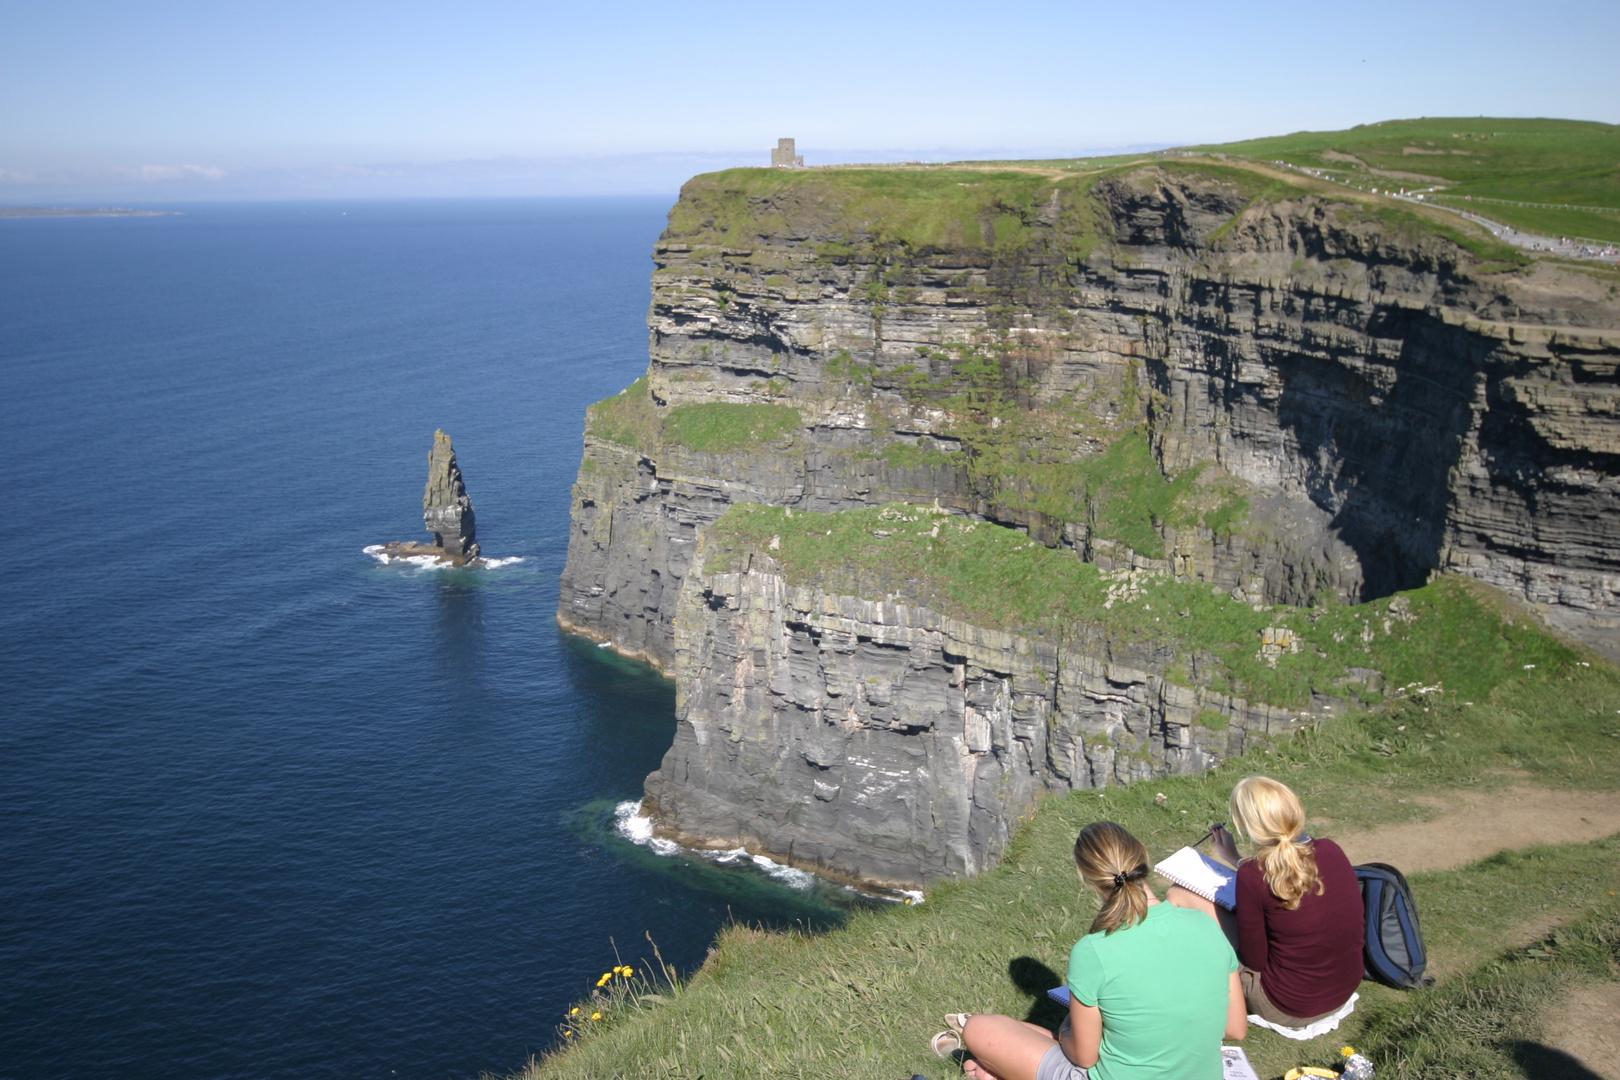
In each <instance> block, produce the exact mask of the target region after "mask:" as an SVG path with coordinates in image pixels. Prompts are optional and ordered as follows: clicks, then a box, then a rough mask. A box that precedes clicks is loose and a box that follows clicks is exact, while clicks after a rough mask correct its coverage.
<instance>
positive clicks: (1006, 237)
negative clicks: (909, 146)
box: [667, 166, 1096, 258]
mask: <svg viewBox="0 0 1620 1080" xmlns="http://www.w3.org/2000/svg"><path fill="white" fill-rule="evenodd" d="M1094 182H1095V174H1088V175H1084V176H1081V175H1076V174H1075V173H1073V172H1069V171H1064V170H1050V169H1031V168H1024V167H1010V168H1006V169H993V168H950V167H941V168H907V167H903V166H901V167H874V168H839V169H803V170H799V169H727V170H725V171H723V172H715V173H706V174H704V175H702V176H699V177H696V178H694V179H692V180H690V181H688V182H687V184H686V186H685V187H684V188H683V189H682V190H681V199H680V201H679V202H678V203H676V204H675V208H674V209H673V210H671V211H670V218H669V232H668V234H667V236H668V237H669V238H670V239H675V240H679V241H681V242H683V243H688V244H693V245H704V244H712V245H717V246H724V247H729V248H750V247H752V246H753V244H754V243H755V242H756V241H757V240H758V239H759V238H760V237H761V236H781V235H807V236H809V238H810V243H811V244H812V245H813V246H814V247H815V248H816V249H817V250H819V251H820V252H821V253H822V254H823V255H824V256H825V257H828V258H839V257H843V256H845V255H847V254H849V253H850V252H851V251H852V250H853V248H852V247H851V245H852V244H856V243H863V242H871V243H874V244H878V245H891V244H900V245H906V246H908V247H910V248H913V249H915V250H919V251H923V250H929V249H942V248H953V249H960V248H991V249H996V248H999V249H1011V248H1016V247H1019V246H1021V245H1022V244H1023V243H1024V242H1026V241H1027V240H1028V239H1029V236H1030V226H1031V224H1032V223H1033V222H1034V221H1036V219H1037V218H1039V217H1040V216H1041V215H1042V214H1043V213H1044V214H1046V215H1047V217H1048V219H1049V220H1050V221H1052V222H1053V223H1056V222H1057V220H1058V217H1059V215H1063V216H1065V219H1066V220H1064V221H1063V223H1062V228H1061V229H1060V230H1059V231H1061V232H1063V233H1065V234H1067V235H1068V236H1070V237H1071V238H1073V240H1074V242H1075V244H1076V246H1077V249H1078V250H1079V252H1080V253H1083V251H1084V250H1085V249H1086V248H1087V245H1088V244H1089V243H1090V242H1094V240H1095V237H1096V218H1095V215H1094V211H1093V209H1092V207H1091V206H1090V205H1089V204H1088V203H1087V202H1086V201H1085V200H1082V199H1075V198H1073V196H1074V195H1075V194H1077V193H1084V192H1086V191H1089V190H1090V188H1091V185H1092V184H1093V183H1094ZM834 224H836V226H837V228H836V229H833V228H829V226H831V225H834Z"/></svg>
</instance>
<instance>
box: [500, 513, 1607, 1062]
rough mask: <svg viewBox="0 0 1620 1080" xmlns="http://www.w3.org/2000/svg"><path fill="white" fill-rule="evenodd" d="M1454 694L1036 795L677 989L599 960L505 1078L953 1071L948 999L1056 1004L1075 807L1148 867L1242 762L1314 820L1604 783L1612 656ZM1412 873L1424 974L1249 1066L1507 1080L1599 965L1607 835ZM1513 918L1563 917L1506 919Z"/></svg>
mask: <svg viewBox="0 0 1620 1080" xmlns="http://www.w3.org/2000/svg"><path fill="white" fill-rule="evenodd" d="M799 516H800V515H795V519H797V518H798V517H799ZM1463 700H1464V699H1463V698H1461V696H1460V695H1453V694H1444V695H1438V694H1437V695H1431V696H1428V697H1425V698H1423V699H1422V700H1421V701H1418V700H1413V701H1408V702H1401V703H1397V704H1395V705H1392V706H1390V707H1389V708H1387V709H1380V710H1375V711H1371V712H1368V713H1363V714H1358V715H1355V716H1350V717H1342V718H1339V719H1336V720H1332V721H1328V722H1326V723H1324V724H1322V725H1320V726H1318V727H1313V728H1311V729H1309V730H1307V731H1304V732H1301V733H1300V734H1299V735H1298V736H1296V737H1295V738H1294V739H1291V740H1286V741H1284V742H1282V743H1280V744H1278V745H1276V746H1275V747H1272V748H1270V749H1268V750H1266V751H1265V752H1263V753H1258V754H1256V755H1253V756H1251V757H1250V758H1247V759H1237V760H1233V761H1230V762H1227V763H1226V764H1224V765H1222V766H1221V767H1220V768H1218V769H1217V770H1215V771H1213V772H1211V773H1207V774H1204V775H1201V776H1181V777H1166V778H1164V779H1162V780H1157V781H1154V782H1152V783H1144V784H1137V785H1134V786H1132V787H1130V788H1125V789H1118V788H1114V789H1109V790H1107V791H1105V792H1101V793H1098V792H1077V793H1075V794H1073V795H1071V796H1068V797H1065V798H1055V799H1051V800H1049V801H1047V802H1045V803H1044V804H1043V805H1042V807H1041V809H1040V811H1039V812H1038V813H1037V814H1036V815H1035V816H1034V817H1033V818H1032V819H1031V820H1030V821H1029V822H1027V823H1026V824H1025V825H1024V827H1023V828H1022V829H1021V830H1020V832H1019V833H1018V834H1017V836H1015V837H1014V839H1013V842H1012V844H1011V846H1010V847H1009V848H1008V851H1007V854H1006V856H1005V857H1004V859H1003V860H1002V863H1001V865H1000V866H999V867H998V868H997V869H995V870H992V871H990V872H988V873H986V874H984V875H982V876H980V877H978V878H974V879H971V880H968V881H964V882H961V883H958V884H952V885H946V886H942V887H940V888H937V889H935V890H933V891H932V892H931V893H929V895H928V898H927V902H926V903H924V904H921V905H916V906H896V907H895V908H893V909H890V910H885V911H875V912H861V913H857V914H856V915H854V916H852V917H851V919H850V920H849V922H848V923H847V924H846V925H845V926H844V927H842V928H841V929H838V930H834V931H831V932H828V933H825V934H819V935H812V934H804V933H791V932H790V933H766V932H761V931H759V930H755V929H751V928H749V927H745V926H733V927H730V928H729V929H727V930H726V931H725V932H724V933H722V935H721V937H720V940H719V942H718V943H717V944H716V948H715V951H714V953H713V954H712V956H711V957H710V959H709V961H708V962H707V963H706V964H705V965H704V966H703V969H702V970H701V971H700V972H698V973H697V974H696V975H695V976H694V977H692V978H690V979H689V980H686V981H676V982H673V983H671V982H667V981H665V980H664V978H663V977H662V975H660V977H658V978H657V979H654V980H649V979H647V978H646V975H647V974H648V971H649V969H648V968H647V967H645V966H644V967H642V969H641V975H640V976H639V977H638V978H637V979H635V980H633V981H632V982H631V983H629V984H627V985H623V986H621V987H620V988H618V989H616V990H613V991H612V992H611V993H609V992H600V993H599V995H598V996H587V989H586V988H588V987H589V985H590V979H594V977H595V975H596V974H597V973H596V972H594V971H593V972H589V973H582V975H588V976H589V977H590V979H587V978H583V977H582V980H581V995H582V1000H581V1011H580V1013H579V1014H577V1015H576V1016H575V1017H572V1018H565V1017H559V1018H558V1019H559V1021H560V1022H561V1023H560V1025H559V1031H562V1030H567V1031H570V1032H573V1034H570V1035H568V1036H567V1037H566V1038H564V1037H562V1036H559V1039H560V1041H563V1042H566V1043H567V1044H569V1045H567V1046H566V1047H563V1048H560V1049H559V1051H558V1053H557V1055H556V1056H554V1057H550V1058H546V1059H543V1060H541V1061H540V1062H538V1063H536V1064H535V1065H534V1066H532V1067H531V1069H530V1070H528V1071H527V1072H526V1073H525V1074H524V1075H525V1077H528V1078H538V1077H551V1076H568V1077H581V1078H596V1077H601V1078H607V1077H620V1076H645V1077H651V1078H662V1080H677V1078H678V1080H696V1078H697V1077H700V1076H701V1077H704V1078H706V1080H745V1078H746V1080H754V1078H756V1077H761V1076H769V1077H782V1078H789V1080H791V1078H801V1077H803V1078H808V1077H812V1076H814V1077H825V1076H879V1077H881V1076H907V1075H912V1074H919V1075H922V1076H924V1077H926V1078H928V1080H951V1078H954V1077H957V1076H959V1075H960V1071H959V1069H958V1067H957V1066H956V1065H955V1064H952V1063H949V1062H941V1061H939V1060H937V1059H935V1058H934V1057H933V1056H932V1054H930V1053H929V1051H928V1049H927V1039H928V1037H929V1036H930V1035H932V1034H933V1033H934V1032H935V1031H937V1030H939V1029H940V1028H941V1027H942V1026H943V1020H942V1018H943V1016H944V1014H945V1013H947V1012H957V1011H962V1010H967V1011H971V1012H1004V1013H1009V1014H1011V1015H1014V1016H1018V1017H1021V1018H1023V1017H1027V1018H1029V1019H1032V1020H1034V1021H1036V1022H1041V1023H1049V1024H1055V1023H1056V1021H1057V1019H1058V1018H1059V1016H1058V1014H1057V1013H1056V1012H1055V1011H1054V1010H1053V1009H1052V1007H1050V1006H1049V1005H1048V1004H1047V1003H1046V1000H1045V993H1044V991H1045V990H1046V989H1047V988H1049V987H1052V986H1056V985H1058V984H1059V983H1061V982H1062V981H1063V980H1062V975H1061V973H1062V972H1063V971H1064V969H1065V966H1066V961H1067V956H1068V950H1069V947H1070V946H1071V945H1072V944H1073V942H1074V941H1075V940H1076V939H1077V938H1078V937H1080V936H1081V935H1082V934H1083V933H1085V930H1086V927H1087V925H1088V923H1089V922H1090V919H1091V917H1092V914H1093V912H1094V911H1095V901H1094V900H1093V899H1092V898H1091V896H1090V894H1089V893H1088V892H1083V891H1082V890H1081V888H1080V886H1079V885H1078V883H1077V882H1076V880H1075V876H1074V871H1073V856H1072V853H1071V852H1072V846H1073V843H1074V836H1075V833H1076V832H1077V831H1078V830H1079V828H1080V827H1081V826H1082V825H1084V824H1086V823H1087V822H1090V821H1094V820H1098V819H1103V818H1106V819H1109V820H1113V821H1118V822H1120V823H1121V824H1123V825H1124V826H1125V827H1126V828H1128V829H1129V830H1131V832H1133V833H1134V834H1135V835H1136V836H1138V837H1140V838H1141V839H1142V841H1143V842H1144V843H1145V844H1146V845H1147V847H1148V850H1149V853H1150V854H1151V856H1152V857H1153V858H1154V859H1158V858H1162V857H1164V856H1165V855H1168V854H1169V853H1170V852H1171V851H1173V850H1174V849H1175V848H1177V847H1179V846H1181V845H1182V844H1185V843H1188V842H1190V841H1192V840H1194V839H1196V838H1197V835H1198V833H1199V831H1201V830H1202V828H1203V827H1204V826H1205V825H1206V824H1207V823H1208V822H1210V821H1216V820H1222V819H1224V818H1225V817H1226V798H1227V794H1228V793H1229V792H1230V790H1231V787H1232V784H1233V783H1234V782H1235V781H1236V780H1237V779H1238V778H1239V777H1241V776H1243V775H1245V774H1247V773H1250V772H1255V771H1264V772H1267V773H1270V774H1272V775H1275V776H1278V777H1280V778H1282V779H1284V780H1286V781H1287V782H1288V783H1289V784H1290V785H1292V786H1293V787H1294V788H1295V789H1296V790H1297V791H1299V793H1300V795H1301V796H1302V797H1303V799H1304V801H1305V805H1306V806H1307V808H1308V809H1309V811H1310V815H1311V818H1310V822H1309V824H1311V825H1313V826H1317V827H1321V828H1323V829H1324V830H1325V831H1327V832H1328V834H1329V835H1333V836H1344V835H1345V834H1346V833H1352V832H1357V831H1362V830H1366V829H1368V828H1373V827H1377V826H1381V825H1387V824H1391V823H1399V822H1410V821H1419V820H1423V819H1425V818H1428V817H1431V816H1433V815H1434V814H1436V813H1437V812H1443V807H1442V809H1441V810H1438V811H1437V810H1436V809H1435V803H1436V802H1437V801H1439V802H1441V803H1442V804H1443V803H1444V802H1446V801H1452V802H1455V801H1456V797H1457V796H1458V795H1460V794H1461V793H1463V792H1466V793H1468V795H1469V797H1471V798H1495V799H1497V800H1500V799H1501V798H1503V789H1505V788H1507V787H1508V786H1509V785H1520V784H1530V785H1539V786H1542V787H1547V788H1558V789H1561V790H1564V791H1566V792H1567V791H1571V790H1583V789H1585V790H1614V789H1615V788H1620V738H1615V737H1613V736H1614V735H1615V733H1616V731H1617V730H1620V724H1617V722H1616V716H1615V714H1616V711H1617V710H1620V675H1617V673H1616V672H1615V671H1614V670H1613V669H1611V668H1607V667H1603V666H1595V667H1592V668H1572V669H1566V670H1564V671H1562V672H1560V673H1558V674H1556V675H1550V676H1549V675H1548V674H1546V673H1545V672H1543V671H1542V670H1541V669H1537V670H1536V671H1535V672H1529V673H1523V672H1522V669H1521V674H1517V675H1514V676H1513V677H1510V678H1507V679H1504V680H1502V681H1501V682H1500V683H1499V684H1498V685H1497V687H1496V689H1495V690H1494V691H1493V692H1491V693H1490V694H1489V695H1488V696H1487V697H1484V698H1481V699H1478V700H1476V701H1475V702H1474V703H1473V704H1472V705H1464V704H1463V703H1462V702H1463ZM1099 796H1100V797H1099ZM1313 831H1315V829H1314V828H1313ZM1410 877H1411V881H1412V886H1413V889H1414V890H1415V892H1416V895H1417V897H1418V902H1419V904H1420V906H1421V910H1422V914H1423V929H1424V934H1425V937H1426V939H1427V943H1428V946H1429V952H1430V958H1431V965H1433V968H1434V969H1436V970H1438V971H1439V974H1440V983H1439V985H1438V986H1437V987H1436V988H1434V989H1433V990H1429V991H1424V992H1422V993H1401V992H1398V991H1394V990H1390V989H1387V988H1385V987H1382V986H1379V985H1376V984H1373V983H1363V984H1362V985H1361V989H1360V992H1361V995H1362V999H1361V1002H1360V1003H1359V1004H1358V1006H1357V1008H1356V1011H1355V1012H1354V1013H1353V1014H1352V1015H1351V1016H1350V1017H1349V1019H1348V1020H1346V1021H1345V1023H1344V1025H1343V1026H1342V1027H1341V1028H1340V1029H1339V1030H1338V1031H1336V1032H1333V1033H1331V1034H1329V1035H1326V1036H1323V1037H1321V1038H1318V1039H1314V1040H1311V1041H1309V1042H1304V1043H1299V1042H1292V1041H1289V1040H1285V1039H1283V1038H1282V1037H1281V1036H1278V1035H1275V1034H1273V1033H1271V1032H1267V1031H1263V1030H1260V1029H1258V1028H1255V1029H1251V1031H1250V1033H1249V1037H1248V1039H1247V1040H1246V1041H1245V1043H1244V1047H1245V1050H1246V1052H1247V1053H1248V1055H1249V1057H1250V1059H1251V1060H1252V1061H1253V1062H1254V1063H1255V1065H1256V1067H1257V1069H1258V1071H1259V1073H1260V1075H1261V1076H1263V1077H1277V1076H1280V1075H1281V1074H1282V1073H1283V1071H1284V1070H1286V1069H1288V1068H1290V1067H1292V1066H1295V1065H1300V1064H1311V1065H1318V1066H1328V1065H1331V1064H1334V1063H1335V1062H1336V1061H1338V1060H1339V1059H1338V1048H1339V1047H1340V1046H1341V1045H1343V1044H1345V1043H1346V1042H1348V1043H1351V1044H1353V1045H1355V1046H1356V1047H1357V1048H1358V1049H1361V1050H1363V1051H1364V1052H1366V1053H1368V1054H1369V1055H1370V1056H1371V1057H1372V1059H1373V1061H1374V1063H1375V1064H1376V1065H1377V1067H1378V1070H1379V1075H1380V1076H1382V1077H1387V1078H1389V1080H1427V1078H1429V1077H1434V1076H1502V1077H1516V1076H1522V1075H1524V1074H1523V1073H1522V1072H1521V1070H1520V1069H1519V1067H1518V1065H1517V1064H1516V1057H1515V1055H1516V1054H1517V1053H1518V1052H1519V1050H1520V1048H1521V1047H1522V1046H1524V1045H1525V1043H1526V1041H1532V1042H1533V1041H1534V1040H1536V1039H1538V1038H1540V1037H1541V1036H1542V1030H1543V1025H1545V1024H1546V1023H1547V1022H1548V1020H1549V1019H1550V1017H1549V1011H1550V1010H1551V1009H1553V1008H1555V1007H1556V1002H1557V1000H1558V994H1559V992H1560V991H1562V990H1565V989H1568V988H1570V987H1573V986H1580V985H1587V984H1591V983H1592V982H1594V981H1603V980H1608V979H1613V978H1614V977H1615V976H1614V974H1613V973H1614V972H1615V971H1616V970H1620V899H1617V898H1616V897H1615V896H1614V895H1613V892H1612V890H1613V886H1614V882H1615V881H1616V880H1617V879H1620V840H1617V839H1616V838H1612V837H1611V838H1609V839H1606V840H1597V841H1595V842H1590V843H1568V844H1561V845H1556V846H1548V847H1537V848H1530V849H1526V850H1521V851H1510V852H1505V853H1501V854H1498V855H1492V856H1489V857H1486V858H1483V859H1480V860H1478V861H1476V862H1473V863H1471V864H1469V865H1467V866H1463V867H1461V868H1459V869H1454V870H1440V871H1429V872H1422V873H1416V874H1413V875H1410ZM1527 919H1529V920H1531V921H1534V922H1537V924H1538V925H1540V926H1544V927H1545V926H1548V925H1549V924H1550V925H1553V926H1557V925H1560V924H1562V926H1563V929H1561V930H1558V931H1556V932H1555V933H1554V934H1553V935H1552V936H1549V937H1543V936H1542V935H1544V934H1546V933H1547V931H1546V930H1532V931H1530V932H1529V933H1528V934H1526V933H1525V926H1526V920H1527ZM620 982H621V983H622V982H623V981H622V980H620ZM596 1015H600V1017H601V1018H600V1019H597V1020H593V1019H591V1017H592V1016H596Z"/></svg>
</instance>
